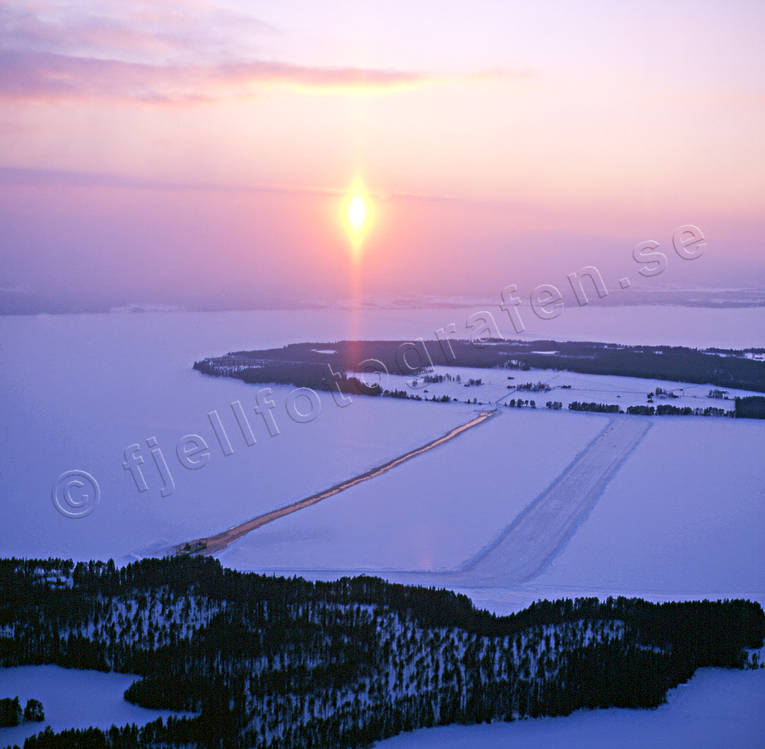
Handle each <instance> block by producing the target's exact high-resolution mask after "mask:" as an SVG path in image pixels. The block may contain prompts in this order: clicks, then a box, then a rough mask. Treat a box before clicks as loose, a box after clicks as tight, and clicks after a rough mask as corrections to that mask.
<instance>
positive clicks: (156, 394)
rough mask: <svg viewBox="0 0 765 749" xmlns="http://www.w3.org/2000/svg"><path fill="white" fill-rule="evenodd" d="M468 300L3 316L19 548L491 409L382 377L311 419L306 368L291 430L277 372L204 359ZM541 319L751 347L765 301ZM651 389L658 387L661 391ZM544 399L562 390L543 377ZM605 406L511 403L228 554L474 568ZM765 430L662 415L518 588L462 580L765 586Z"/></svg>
mask: <svg viewBox="0 0 765 749" xmlns="http://www.w3.org/2000/svg"><path fill="white" fill-rule="evenodd" d="M469 312H470V310H460V309H447V310H437V309H429V310H365V311H361V312H350V311H344V310H303V311H252V312H225V313H165V314H163V313H141V314H104V315H63V316H50V315H40V316H31V317H2V318H0V334H1V335H0V341H1V342H2V347H1V348H0V383H1V384H2V387H3V392H4V394H5V403H4V419H3V423H2V427H1V428H0V448H1V450H0V455H1V456H2V457H1V458H0V461H1V462H0V473H2V476H3V481H4V496H3V511H4V520H5V522H4V523H3V525H2V527H1V528H0V552H1V553H2V554H4V555H17V556H49V555H54V556H66V557H73V558H75V559H88V558H92V557H98V558H109V557H112V558H114V559H116V560H117V561H126V560H129V559H133V558H136V557H139V556H141V555H146V554H151V553H161V552H164V551H165V550H166V549H168V547H169V546H170V545H171V544H174V543H177V542H181V541H185V540H188V539H191V538H195V537H198V536H202V535H209V534H211V533H216V532H218V531H221V530H224V529H225V528H227V527H230V526H232V525H234V524H236V523H239V522H242V521H244V520H246V519H248V518H250V517H253V516H255V515H258V514H260V513H263V512H267V511H270V510H272V509H274V508H276V507H280V506H283V505H286V504H288V503H290V502H294V501H296V500H299V499H301V498H303V497H305V496H307V495H309V494H311V493H313V492H316V491H320V490H322V489H326V488H327V487H329V486H331V485H333V484H334V483H337V482H339V481H341V480H343V479H346V478H348V477H350V476H353V475H356V474H358V473H360V472H363V471H365V470H368V469H369V468H371V467H374V466H376V465H379V464H381V463H382V462H384V461H385V460H389V459H391V458H392V457H395V456H397V455H399V454H401V453H403V452H405V451H406V450H409V449H412V448H415V447H418V446H419V445H421V444H424V443H425V442H428V441H430V440H432V439H433V438H435V437H437V436H439V435H441V434H443V433H444V432H446V431H448V430H449V429H451V428H453V427H454V426H456V425H458V424H461V423H464V422H466V421H468V420H469V419H470V418H472V417H473V415H474V414H475V407H473V406H469V405H466V404H443V405H442V404H425V403H415V402H406V401H399V400H395V399H373V398H362V397H356V398H354V399H353V402H352V403H351V404H350V405H349V406H347V407H340V406H338V405H337V404H336V403H335V401H334V399H333V397H332V395H331V394H327V393H325V394H322V395H321V412H320V413H318V415H317V417H316V419H315V420H313V421H311V422H310V423H298V422H296V421H294V420H293V419H291V418H289V417H288V415H287V413H286V411H285V408H284V402H285V398H286V396H287V393H288V392H290V390H291V388H288V387H274V388H272V397H273V399H274V402H275V403H276V407H275V409H274V411H273V413H274V417H275V419H276V421H277V422H278V431H279V433H278V434H277V435H275V436H272V435H271V432H270V431H269V426H268V424H267V423H266V422H265V420H264V419H262V418H261V417H260V416H258V415H257V414H256V413H255V412H254V411H253V406H254V405H256V400H255V396H256V394H257V392H258V391H259V390H260V388H258V387H256V386H251V385H247V384H245V383H242V382H239V381H235V380H229V379H221V378H209V377H204V376H202V375H200V374H199V373H198V372H195V371H193V370H192V369H191V364H192V363H193V361H194V360H195V359H199V358H202V357H204V356H208V355H215V354H221V353H225V352H227V351H231V350H238V349H246V348H253V347H269V346H279V345H282V344H285V343H288V342H294V341H301V340H315V341H317V342H322V341H326V342H331V341H332V340H336V339H338V338H343V337H349V336H352V335H356V336H359V337H365V338H416V337H417V336H423V337H428V336H431V335H432V334H433V331H434V330H435V329H436V328H437V327H443V326H445V325H448V323H449V321H450V320H455V319H457V320H459V319H464V318H465V317H466V316H467V314H469ZM630 321H631V322H630ZM498 322H499V319H498ZM617 331H621V333H620V334H619V335H617ZM689 331H695V332H694V333H693V334H691V333H690V332H689ZM505 332H506V333H509V331H505ZM467 333H468V331H464V332H463V334H464V335H467ZM527 335H528V337H537V336H544V337H547V338H550V337H554V336H555V335H559V336H560V337H568V338H579V339H594V340H620V341H621V342H624V343H637V342H643V343H649V342H650V343H678V344H687V345H712V344H715V345H720V346H740V345H751V344H755V343H760V344H761V343H762V341H763V340H765V314H763V312H762V310H761V309H757V308H752V309H738V310H729V309H723V310H710V309H703V308H682V307H632V308H613V307H611V308H597V307H591V308H582V309H567V310H566V313H565V314H564V315H563V316H561V318H558V319H557V320H553V321H547V322H543V321H541V320H537V325H536V327H535V328H534V329H531V328H530V330H529V331H528V334H527ZM523 374H524V375H525V374H527V373H523ZM532 374H536V373H532ZM547 374H548V375H549V374H550V373H547ZM492 377H493V373H491V374H487V379H491V378H492ZM529 379H534V378H532V377H531V376H530V375H529ZM557 379H560V377H558V378H557ZM615 379H618V378H610V379H609V378H599V379H597V380H594V381H592V382H587V383H585V382H583V381H582V377H581V376H579V375H576V376H571V377H569V376H568V375H567V376H566V381H567V382H568V381H569V380H570V381H571V384H573V385H574V388H575V389H578V388H583V387H593V388H595V390H593V391H592V397H593V398H596V397H604V398H605V393H608V391H609V390H610V391H611V395H612V396H613V397H615V396H614V395H613V392H614V390H615V389H619V388H621V389H622V390H624V389H625V388H626V390H625V392H624V395H625V397H626V395H627V394H628V393H627V391H629V390H631V389H635V388H637V387H638V386H639V385H640V383H637V382H636V381H632V380H630V379H629V378H621V379H623V380H625V382H615ZM506 382H507V380H506V377H505V379H503V380H502V382H499V381H497V383H494V385H492V387H493V390H492V391H491V395H494V394H499V393H501V392H502V390H503V389H506V387H507V385H506ZM649 384H650V385H651V386H652V387H653V386H655V384H656V383H653V382H652V381H651V382H649V381H646V384H643V385H642V387H643V388H647V387H648V386H649ZM462 389H463V388H460V390H462ZM598 389H600V390H598ZM490 390H491V388H490ZM494 391H496V393H495V392H494ZM554 392H556V393H560V392H564V393H565V392H568V391H554ZM578 392H579V397H583V395H582V393H581V391H578ZM529 397H531V394H529ZM556 397H558V396H557V395H556ZM635 397H636V398H639V399H643V398H644V395H643V392H642V390H641V391H640V392H639V393H638V394H637V395H635ZM537 399H538V400H539V401H542V402H543V401H544V399H545V394H544V393H541V394H539V395H538V396H537ZM237 402H239V403H241V404H242V407H243V408H246V410H247V412H248V413H249V414H250V416H249V418H250V421H251V424H252V427H253V436H254V437H255V438H256V443H255V444H254V445H251V446H247V444H246V442H245V440H244V439H243V433H242V432H240V431H239V429H238V426H237V421H236V418H235V416H236V414H235V412H234V411H232V409H231V403H237ZM211 413H217V414H218V415H219V417H220V419H221V421H222V423H223V424H224V425H225V427H226V430H227V432H228V434H229V435H230V436H231V451H230V454H228V455H225V454H224V451H223V449H222V447H221V445H220V444H219V443H218V441H217V439H216V436H215V432H214V431H213V429H212V426H211V424H212V422H211V421H210V416H209V414H211ZM606 418H607V417H605V416H602V415H598V414H574V413H566V412H557V413H551V412H546V411H545V410H544V409H543V410H542V411H541V412H540V411H539V409H537V412H536V413H535V412H531V411H528V410H525V409H524V410H517V411H516V410H514V409H506V410H504V411H503V413H502V414H501V415H500V416H499V417H497V418H496V419H492V420H490V421H489V422H488V423H486V424H485V425H481V426H479V427H478V428H477V429H475V430H474V431H471V432H468V433H466V434H465V435H462V436H460V437H458V438H457V439H456V440H454V441H453V442H450V443H448V444H446V445H444V446H443V447H440V448H438V449H437V450H435V451H433V452H431V453H429V454H427V455H424V456H422V458H417V459H415V460H413V461H410V462H408V463H406V464H404V465H403V466H401V467H399V468H396V469H395V470H394V471H391V472H390V473H388V474H386V475H384V476H382V477H380V478H379V479H375V480H373V481H371V482H368V483H366V484H363V485H359V486H357V487H354V488H353V489H351V490H349V491H348V492H345V493H342V494H340V495H338V496H337V497H333V498H332V499H331V500H329V501H327V502H326V503H324V504H320V505H316V506H314V507H312V508H309V509H307V510H304V511H301V512H299V513H297V514H295V515H292V516H289V517H286V518H283V519H281V520H279V521H276V522H275V523H273V524H271V525H269V526H264V527H263V528H262V529H259V530H258V531H257V532H256V533H253V534H250V535H249V536H246V537H245V538H244V539H242V540H241V541H239V542H237V543H236V544H234V545H232V546H231V547H230V548H229V549H227V550H226V552H225V553H224V554H223V556H222V561H223V562H224V563H225V564H228V565H231V566H234V567H237V568H240V569H255V570H280V571H287V570H299V571H300V572H301V573H302V574H306V575H307V576H312V575H314V576H315V575H318V576H333V575H335V574H340V573H341V572H345V571H348V572H357V571H360V570H364V571H372V572H378V573H383V572H384V573H385V574H386V575H387V576H389V577H391V579H395V578H396V574H397V572H403V571H407V570H409V571H411V570H415V571H422V572H427V571H428V570H444V569H451V568H454V567H455V566H458V565H460V564H461V563H463V562H464V561H465V560H466V559H467V558H469V557H470V556H471V555H473V554H475V553H476V552H478V551H479V550H480V549H481V548H482V547H483V546H485V545H486V544H489V543H491V542H492V541H493V540H494V539H495V538H496V537H497V536H498V534H500V533H501V532H502V531H503V529H504V528H506V527H507V525H508V523H510V522H511V521H512V520H513V518H514V517H515V516H516V515H517V514H518V512H520V511H521V510H522V509H523V508H524V507H525V506H526V505H528V504H529V503H530V502H531V501H532V500H533V499H534V498H535V496H537V495H538V494H539V493H540V492H542V491H543V490H544V489H545V487H546V486H548V485H549V484H550V483H551V482H552V481H553V480H554V479H555V478H556V476H558V475H560V473H561V472H562V471H563V470H564V469H565V468H566V466H567V465H568V464H569V462H570V461H571V460H572V459H573V458H574V457H575V456H576V455H577V454H578V453H579V452H580V451H581V450H583V449H584V447H585V446H586V445H587V444H588V443H589V441H590V440H592V438H593V437H594V436H595V434H597V432H598V431H599V430H600V429H601V428H602V427H603V424H604V423H606V421H605V420H606ZM189 433H196V434H199V435H200V436H202V437H203V438H204V439H205V440H206V443H207V446H208V448H209V453H210V455H209V462H208V464H207V465H205V466H204V467H203V468H202V469H200V470H188V469H187V468H184V467H182V466H181V465H180V463H179V459H178V458H177V457H176V455H175V448H176V443H177V442H178V440H179V438H181V437H182V436H183V435H186V434H189ZM130 445H137V449H138V454H139V457H140V458H141V459H142V460H143V461H144V462H143V464H142V467H141V470H142V471H143V475H144V477H145V481H146V491H139V490H138V487H137V486H136V484H135V483H134V481H133V479H132V478H131V475H130V474H129V473H128V472H127V471H125V470H124V469H123V465H122V464H123V460H125V456H124V453H125V450H126V448H128V447H129V446H130ZM150 445H154V446H155V448H158V449H159V450H161V455H162V458H163V459H164V461H165V462H166V466H167V472H169V473H170V474H171V475H172V481H173V486H172V487H170V488H168V485H167V479H166V478H164V477H163V474H162V473H161V471H160V470H159V468H158V467H157V462H156V460H155V457H156V456H154V455H153V454H152V452H151V451H150ZM764 447H765V423H759V422H754V421H746V422H742V421H731V420H728V419H715V418H709V419H702V418H681V419H678V418H675V417H661V418H659V419H656V420H655V422H654V424H653V427H652V429H651V430H650V432H649V433H648V435H647V436H646V437H645V439H643V441H642V442H641V444H640V445H639V446H638V448H637V449H636V450H635V451H634V452H633V453H632V454H631V455H630V457H629V459H628V460H627V461H626V462H625V464H624V465H623V466H622V467H621V468H620V469H619V471H618V472H617V474H616V475H615V476H614V478H613V480H612V481H611V483H610V484H609V485H608V486H607V487H606V490H605V491H604V492H603V495H602V496H601V497H600V499H599V500H598V503H597V505H596V506H595V508H594V509H593V511H592V512H591V514H590V515H589V517H588V518H587V519H586V521H585V522H583V523H581V525H580V526H579V527H578V528H577V532H576V533H575V534H574V536H573V537H572V539H571V541H570V543H569V544H568V545H567V547H566V548H565V549H564V550H563V552H562V553H561V554H560V555H559V556H558V557H557V558H556V559H554V560H552V564H551V565H550V566H549V567H548V568H547V569H546V570H545V571H543V572H542V573H541V574H540V575H539V576H538V577H537V578H535V579H534V580H532V581H530V582H528V583H525V584H523V585H520V586H514V587H513V588H512V589H509V588H508V589H501V588H494V589H493V590H491V591H489V590H485V589H484V590H479V589H477V588H476V586H471V585H470V584H469V583H466V584H463V585H462V586H461V587H462V589H464V590H469V591H470V592H471V595H473V597H474V598H475V599H476V600H477V601H478V602H479V603H481V604H483V605H487V606H489V607H491V608H493V609H494V610H497V611H504V610H511V609H513V608H517V607H522V606H523V605H526V604H527V603H528V602H529V601H531V600H533V599H534V598H537V597H541V596H559V595H577V594H586V593H592V592H597V593H601V594H603V595H608V594H610V593H632V594H640V595H647V596H650V597H655V598H657V599H663V598H665V597H673V596H674V597H693V596H698V595H714V596H718V595H720V596H724V595H728V594H734V593H735V594H737V595H739V594H740V595H748V596H751V597H756V598H757V599H758V600H762V599H765V580H764V579H763V573H762V565H761V564H760V560H761V559H762V558H763V553H765V549H763V541H762V539H763V538H765V517H764V515H763V507H765V502H763V501H762V499H763V494H762V491H763V489H762V487H763V485H765V474H763V471H764V470H765V468H764V467H763V466H764V464H763V461H762V460H761V455H762V450H763V448H764ZM74 468H79V469H84V470H86V471H89V472H90V473H92V474H93V476H95V477H96V479H97V480H98V482H99V484H100V488H101V501H100V504H99V505H98V507H97V508H96V509H95V511H94V512H93V513H92V514H91V515H90V516H88V517H86V518H83V519H80V520H74V519H69V518H66V517H63V516H62V515H61V514H59V513H58V512H56V510H55V509H54V508H53V506H52V503H51V488H52V486H53V483H54V481H55V479H56V477H57V476H58V475H59V474H61V473H62V472H63V471H67V470H69V469H74ZM163 491H164V494H165V496H163ZM636 529H637V530H639V533H638V532H636Z"/></svg>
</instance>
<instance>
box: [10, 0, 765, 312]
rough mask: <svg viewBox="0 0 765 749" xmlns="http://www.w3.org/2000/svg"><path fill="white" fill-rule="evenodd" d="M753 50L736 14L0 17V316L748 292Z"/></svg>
mask: <svg viewBox="0 0 765 749" xmlns="http://www.w3.org/2000/svg"><path fill="white" fill-rule="evenodd" d="M764 35H765V6H763V5H762V4H761V3H756V2H735V3H732V4H729V5H722V4H719V5H717V4H712V3H673V4H672V5H671V6H667V5H665V4H662V3H658V2H646V3H641V4H639V5H638V4H631V5H626V4H624V5H614V4H603V3H599V2H588V3H582V4H577V6H576V7H574V6H569V5H566V4H564V3H555V2H548V3H543V4H541V5H537V4H534V5H532V4H528V5H524V4H522V3H516V2H513V3H494V2H479V3H470V4H467V3H457V2H454V3H448V4H444V3H436V2H421V3H418V4H416V5H414V6H412V5H411V4H405V3H402V2H391V3H388V4H385V5H384V6H382V5H379V4H374V5H373V4H372V3H364V2H335V3H332V4H330V5H329V6H327V7H322V8H319V7H318V6H317V5H315V4H313V3H308V2H292V3H279V4H277V5H274V4H268V3H262V2H251V3H245V2H243V1H242V2H236V1H235V0H228V1H224V0H221V1H216V0H195V2H194V3H193V4H191V5H189V4H184V5H183V6H181V5H179V4H176V3H167V2H159V0H146V1H144V2H139V3H130V4H122V3H103V2H93V1H92V0H78V2H58V1H56V0H33V1H29V2H21V1H15V0H11V1H10V2H3V3H0V134H1V135H2V139H1V142H2V149H1V150H0V223H1V225H2V227H3V230H2V232H0V256H1V257H2V261H3V262H2V271H0V312H14V311H16V312H18V311H25V312H35V311H66V310H81V309H109V308H111V307H119V306H122V305H126V304H131V303H155V304H167V305H178V306H183V307H187V308H225V307H258V306H264V305H268V304H281V305H289V304H297V303H301V302H305V301H306V300H307V301H310V302H312V303H315V302H321V303H330V304H331V303H333V302H335V301H337V300H342V299H357V300H358V299H374V298H398V297H407V296H414V297H424V296H435V297H439V298H449V297H456V296H465V297H471V298H497V299H498V295H499V292H500V291H501V289H502V288H503V287H504V286H505V285H507V284H517V285H518V286H519V287H520V293H521V295H522V296H526V297H527V296H528V293H529V291H531V289H532V288H533V287H534V286H535V285H537V284H540V283H555V284H558V285H561V286H564V285H565V284H566V276H567V274H568V273H570V272H572V271H576V270H578V269H579V268H581V267H582V266H585V265H589V264H595V265H596V266H597V267H598V268H599V269H600V270H601V271H602V272H603V275H604V277H605V278H606V280H607V282H608V284H609V286H610V287H611V288H614V287H615V286H616V282H617V280H618V279H619V278H621V277H622V276H625V275H628V274H629V275H630V277H631V278H632V280H633V281H634V284H635V286H642V287H645V288H646V289H649V290H656V289H674V290H683V289H730V288H733V289H735V288H749V289H751V288H758V289H763V288H765V264H764V263H763V240H762V237H763V230H765V211H763V208H765V158H763V156H765V153H764V152H763V150H764V148H765V143H764V141H763V138H762V133H763V132H765V87H764V81H763V76H762V71H763V69H765V39H763V37H764ZM355 182H357V183H358V184H360V185H362V186H363V190H364V193H365V196H366V201H367V205H368V209H369V216H368V218H367V219H365V220H366V221H367V223H368V226H367V227H366V228H365V236H364V237H363V242H359V246H358V247H356V248H354V247H353V246H352V244H353V243H352V242H350V241H349V236H348V232H347V230H346V229H347V227H346V226H344V222H343V218H342V214H343V205H344V201H346V199H347V196H348V195H349V192H350V191H351V190H352V185H353V184H354V183H355ZM686 224H693V225H696V226H698V227H700V228H701V229H702V231H703V232H704V235H705V237H706V239H707V243H708V248H707V251H706V252H705V254H704V257H703V259H699V260H698V261H696V262H684V261H683V260H681V259H680V258H678V256H677V255H676V254H675V253H674V252H673V250H672V236H673V232H674V231H675V230H676V229H677V228H678V227H680V226H683V225H686ZM649 239H652V240H655V241H657V242H658V243H659V244H660V249H661V250H662V251H663V252H665V253H666V254H667V255H668V258H669V263H668V267H667V269H666V271H665V272H664V273H663V274H661V275H659V276H657V277H655V278H648V279H641V278H640V276H638V275H637V273H636V271H637V268H638V266H636V265H635V263H634V261H633V259H632V250H633V247H634V246H635V245H636V244H637V243H639V242H642V241H645V240H649Z"/></svg>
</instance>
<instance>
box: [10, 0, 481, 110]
mask: <svg viewBox="0 0 765 749" xmlns="http://www.w3.org/2000/svg"><path fill="white" fill-rule="evenodd" d="M116 7H117V8H119V9H120V13H121V15H119V16H114V15H113V16H105V15H103V14H101V15H99V14H98V13H95V12H86V13H83V12H82V11H80V12H79V15H78V11H76V10H75V11H72V10H68V9H64V10H62V8H60V7H58V8H57V7H55V6H49V5H48V4H46V3H45V2H43V3H42V5H40V6H39V7H37V12H36V13H33V12H31V11H30V10H29V9H28V8H26V7H24V6H21V7H14V6H11V5H8V4H2V3H0V100H6V101H23V100H47V101H50V100H80V99H117V100H119V99H123V100H138V101H144V102H154V103H163V102H164V103H167V102H171V103H172V102H189V101H206V100H212V99H218V98H222V97H227V96H247V95H251V94H252V93H254V92H255V91H256V90H257V88H259V87H263V86H291V87H298V88H305V89H311V90H314V91H323V92H333V91H345V92H357V93H358V92H367V93H371V92H382V91H388V90H392V89H401V88H407V87H413V86H421V85H428V84H433V83H439V82H447V81H452V80H456V79H460V78H473V77H476V76H489V75H496V73H478V74H471V75H468V76H460V75H457V76H454V75H446V74H434V73H427V72H422V71H411V70H392V69H381V68H362V67H353V66H346V67H331V66H312V65H296V64H291V63H289V62H284V61H276V60H272V59H268V58H270V57H272V55H270V54H264V53H263V50H262V49H260V48H259V46H258V45H259V41H258V40H260V39H262V38H263V36H268V35H272V36H273V35H275V34H278V33H279V32H278V30H276V29H274V28H273V27H271V26H269V25H268V24H266V23H264V22H262V21H260V20H259V19H257V18H255V17H253V16H251V15H248V14H245V13H241V12H238V11H232V10H231V9H224V8H221V7H217V6H213V5H211V4H210V3H209V2H207V0H197V3H195V4H192V6H191V9H190V10H191V12H188V11H189V8H186V9H185V11H184V12H183V13H179V12H178V9H177V8H176V7H174V5H173V4H172V3H161V4H156V3H151V2H150V3H148V4H140V3H137V4H135V5H133V4H132V3H129V4H126V5H125V6H116Z"/></svg>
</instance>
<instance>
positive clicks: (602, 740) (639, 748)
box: [375, 668, 765, 749]
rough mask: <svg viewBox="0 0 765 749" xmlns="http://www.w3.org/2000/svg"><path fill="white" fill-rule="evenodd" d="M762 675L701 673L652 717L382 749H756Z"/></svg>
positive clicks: (474, 732) (578, 721)
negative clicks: (730, 748) (615, 747)
mask: <svg viewBox="0 0 765 749" xmlns="http://www.w3.org/2000/svg"><path fill="white" fill-rule="evenodd" d="M763 704H765V670H763V669H760V670H759V671H730V670H726V669H716V668H702V669H699V670H698V671H697V672H696V674H695V675H694V676H693V678H692V679H691V680H690V681H689V682H688V683H687V684H682V685H680V686H679V687H677V688H675V689H672V690H670V692H669V695H668V700H667V703H666V704H664V705H660V706H659V707H658V708H656V709H655V710H619V709H610V710H579V711H577V712H575V713H573V714H572V715H568V716H566V717H563V718H537V719H533V720H523V721H517V722H514V723H493V724H490V725H478V726H444V727H438V728H426V729H423V730H419V731H413V732H411V733H405V734H401V735H399V736H394V737H393V738H391V739H387V740H386V741H380V742H378V743H377V744H375V746H376V747H379V749H431V748H432V749H436V747H437V749H488V747H491V749H526V748H527V747H534V748H535V749H560V747H566V749H584V748H585V747H586V748H587V749H611V748H612V747H614V746H618V747H620V748H621V749H644V747H653V749H676V747H694V749H720V747H736V748H737V749H756V747H761V746H762V736H763V722H762V706H763Z"/></svg>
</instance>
